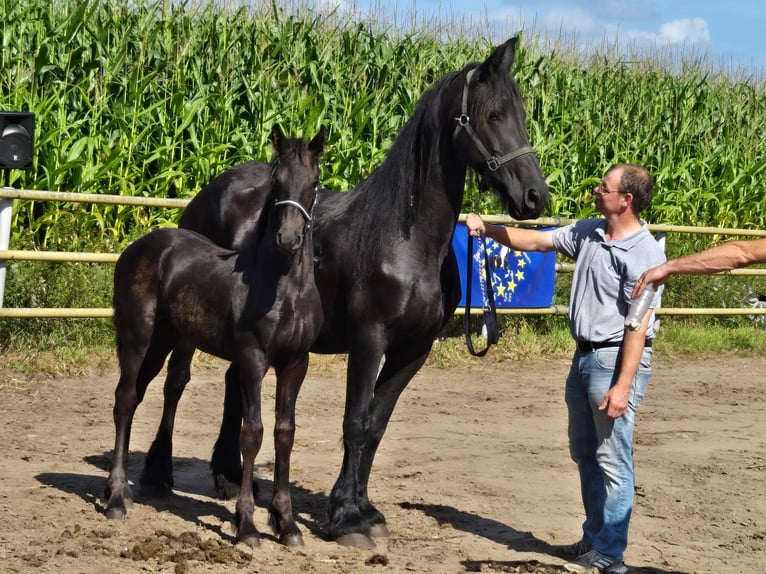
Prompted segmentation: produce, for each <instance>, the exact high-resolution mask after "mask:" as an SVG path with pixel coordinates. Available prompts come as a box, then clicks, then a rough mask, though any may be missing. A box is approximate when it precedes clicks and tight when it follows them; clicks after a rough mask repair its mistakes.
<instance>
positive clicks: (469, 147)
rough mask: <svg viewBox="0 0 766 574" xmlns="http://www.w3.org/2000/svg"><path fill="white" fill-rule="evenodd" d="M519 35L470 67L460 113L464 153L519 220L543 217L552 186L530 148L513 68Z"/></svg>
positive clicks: (458, 131) (458, 141)
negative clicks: (479, 62)
mask: <svg viewBox="0 0 766 574" xmlns="http://www.w3.org/2000/svg"><path fill="white" fill-rule="evenodd" d="M515 56H516V38H515V37H514V38H511V39H510V40H508V41H507V42H505V43H504V44H502V45H501V46H498V47H497V48H495V49H494V51H493V52H492V55H491V56H490V57H489V58H487V60H486V61H484V62H482V63H481V64H479V65H478V66H472V67H468V68H466V71H465V74H464V75H463V77H464V84H463V88H462V91H461V96H460V98H459V102H458V105H459V106H460V110H459V112H458V113H456V114H455V117H456V120H457V126H456V128H455V132H454V140H455V146H456V147H457V150H458V153H459V154H460V155H461V156H462V157H465V158H467V162H468V164H469V165H470V166H471V167H472V168H473V169H474V170H475V171H476V172H477V173H478V174H479V176H480V177H481V180H482V186H485V187H489V188H492V189H493V190H494V191H495V192H496V193H497V195H498V196H499V197H500V199H501V201H502V202H503V204H504V206H505V207H506V209H507V211H508V213H510V215H511V216H513V217H515V218H517V219H528V218H535V217H538V216H539V215H540V214H541V213H542V211H543V209H544V208H545V206H546V205H547V203H548V199H549V194H548V186H547V185H546V183H545V177H544V176H543V173H542V171H541V170H540V163H539V162H538V160H537V156H536V155H535V153H534V150H533V149H532V147H531V146H530V143H529V136H528V135H527V128H526V121H527V117H526V114H525V112H524V105H523V101H522V98H521V94H520V92H519V86H518V84H517V83H516V80H515V79H514V78H513V77H512V76H511V73H510V69H511V66H512V65H513V62H514V59H515Z"/></svg>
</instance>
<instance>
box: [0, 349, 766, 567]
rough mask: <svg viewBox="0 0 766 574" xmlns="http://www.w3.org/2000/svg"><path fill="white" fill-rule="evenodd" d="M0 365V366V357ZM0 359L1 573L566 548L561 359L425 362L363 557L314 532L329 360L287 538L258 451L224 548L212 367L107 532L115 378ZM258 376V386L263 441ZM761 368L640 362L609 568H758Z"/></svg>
mask: <svg viewBox="0 0 766 574" xmlns="http://www.w3.org/2000/svg"><path fill="white" fill-rule="evenodd" d="M0 360H1V359H0ZM8 367H9V365H8V364H6V365H5V367H3V365H2V363H0V401H2V417H1V418H0V421H1V424H0V444H2V445H3V447H4V448H3V449H2V454H1V455H0V456H2V461H0V571H2V572H25V573H26V572H41V573H43V572H51V573H54V572H55V573H59V574H74V573H90V572H94V573H95V572H98V573H103V572H121V573H128V572H179V573H186V572H189V573H192V572H214V573H219V572H236V571H240V570H241V571H247V572H310V573H330V572H332V573H337V572H354V573H356V572H381V573H396V574H398V573H403V572H534V573H551V572H561V571H563V569H562V567H561V566H562V564H563V563H564V560H562V559H560V558H558V557H556V556H555V546H556V545H562V544H567V543H570V542H573V541H575V540H577V539H578V537H579V527H580V523H581V521H582V518H583V517H582V511H581V505H580V502H579V494H578V482H577V477H576V471H575V467H574V464H573V463H572V462H571V460H570V459H569V458H568V455H567V441H566V426H565V424H566V421H565V419H566V413H565V406H564V403H563V380H564V377H565V373H566V370H567V361H566V360H561V359H556V360H550V361H536V362H530V363H507V362H506V363H498V362H494V361H493V360H491V359H477V360H475V361H474V362H473V363H471V364H469V365H468V366H463V367H459V368H452V369H438V368H435V367H426V368H424V369H423V370H422V371H421V372H420V373H419V374H418V375H417V377H416V378H415V379H414V380H413V381H412V383H411V384H410V386H409V387H408V389H407V390H406V391H405V393H404V395H403V396H402V399H401V400H400V402H399V405H398V407H397V410H396V411H395V412H394V416H393V419H392V421H391V424H390V426H389V429H388V432H387V434H386V436H385V437H384V440H383V443H382V445H381V448H380V451H379V453H378V456H377V459H376V461H375V466H374V468H373V476H372V479H371V481H370V488H371V497H372V499H373V501H374V502H375V503H376V504H377V505H378V507H379V508H380V509H381V510H382V511H383V512H384V514H385V515H386V517H387V519H388V524H389V528H390V530H391V536H390V537H389V538H386V539H379V540H378V545H377V547H376V548H375V549H373V550H354V549H349V548H344V547H340V546H338V545H337V544H335V543H333V542H330V541H327V540H325V539H324V538H323V530H324V523H325V509H326V504H327V494H328V493H329V491H330V489H331V487H332V484H333V482H334V480H335V478H336V476H337V472H338V468H339V463H340V460H341V457H342V452H341V442H340V440H341V435H340V429H341V418H342V412H343V411H342V409H343V395H344V384H343V380H344V373H343V370H342V365H340V364H338V363H336V364H335V366H333V364H332V363H330V364H329V366H327V365H322V366H319V367H316V368H313V369H312V370H311V371H310V373H309V377H308V379H307V381H306V383H305V384H304V387H303V391H302V395H301V397H300V400H299V402H298V430H297V437H296V445H295V449H294V453H293V467H292V474H291V478H292V480H293V485H294V488H293V496H294V505H295V509H296V512H297V514H298V515H299V524H300V526H301V528H302V529H303V532H304V538H305V542H306V545H305V547H303V548H301V549H287V548H284V547H282V546H280V545H279V544H278V543H277V542H276V541H275V539H274V537H273V536H272V534H271V532H270V531H269V530H268V526H267V515H266V510H265V507H266V504H267V502H268V499H269V496H270V491H271V486H270V478H271V472H272V467H273V462H274V455H273V447H272V445H271V443H270V440H267V442H266V443H265V447H264V449H263V450H262V452H261V453H260V455H259V457H258V464H257V469H256V470H257V473H258V476H259V479H258V480H259V484H260V495H259V499H258V508H257V510H256V516H255V520H256V524H257V525H258V527H259V528H260V529H261V531H262V533H263V538H262V544H261V546H260V547H259V548H256V549H251V548H249V547H245V546H243V545H234V544H233V537H232V533H231V528H230V519H231V516H232V514H233V508H234V502H233V501H221V500H218V499H216V498H215V497H214V495H213V488H212V482H211V480H210V477H209V471H208V466H207V465H208V460H209V454H210V451H211V448H212V445H213V442H214V439H215V435H216V432H217V428H218V421H219V414H220V408H221V402H222V384H221V381H222V376H223V367H224V365H222V364H221V363H219V362H217V361H216V360H213V359H209V358H208V359H206V360H203V359H198V360H197V362H196V365H195V371H194V377H193V380H192V383H191V384H190V386H189V389H188V391H187V394H186V396H185V397H184V399H183V401H182V402H181V408H180V413H179V417H178V421H177V426H176V441H175V455H176V458H175V473H176V474H175V477H176V490H175V493H174V495H173V496H171V497H168V498H164V499H151V498H146V497H144V496H142V495H141V493H140V491H139V490H138V488H136V489H135V490H136V503H135V504H134V506H133V507H132V508H131V510H130V512H129V514H128V517H127V518H126V519H125V520H122V521H108V520H107V519H106V518H105V516H104V514H103V510H104V501H103V500H102V498H101V497H102V493H103V489H104V485H105V480H106V475H107V468H108V463H109V458H110V454H111V448H112V445H113V440H114V429H113V425H112V420H111V409H112V401H113V391H114V386H115V383H116V378H117V374H116V372H115V370H110V371H108V372H106V373H98V374H91V375H88V376H82V377H78V378H71V379H53V378H50V377H44V376H34V375H25V376H22V375H19V374H18V373H17V372H15V371H13V370H11V369H10V368H8ZM273 383H274V381H273V377H272V375H271V374H269V375H268V377H267V381H266V383H265V385H264V388H265V391H264V395H265V396H264V401H265V403H264V404H265V405H266V408H265V413H264V416H265V419H266V425H267V433H266V436H267V437H269V438H270V436H271V433H270V430H268V429H269V428H270V426H271V424H272V421H273V413H272V411H273V406H272V405H273V395H274V384H273ZM765 384H766V358H738V357H733V356H726V357H721V358H718V359H715V360H710V359H708V360H688V359H687V360H673V359H671V358H663V357H662V356H660V355H659V354H658V355H657V356H656V357H655V374H654V377H653V380H652V383H651V386H650V390H649V393H648V395H647V398H646V399H645V402H644V405H643V406H642V408H641V410H640V411H639V417H638V426H637V437H636V445H635V448H636V461H637V483H638V484H637V498H636V508H635V512H634V519H633V523H632V527H631V540H630V546H629V548H628V552H627V555H626V562H627V563H628V564H629V565H630V566H632V567H633V568H634V569H635V570H634V571H635V572H639V573H644V574H647V573H655V574H656V573H671V572H672V573H681V572H683V573H692V572H694V573H696V572H715V573H744V572H747V573H756V572H765V571H766V400H764V398H763V397H764V391H766V386H765ZM161 398H162V385H161V382H160V381H159V380H157V381H155V382H154V383H153V385H152V386H150V388H149V392H148V395H147V398H146V400H145V401H144V403H143V404H142V405H141V406H140V407H139V410H138V412H137V415H136V420H135V424H134V428H133V437H132V441H131V457H130V463H131V466H130V472H131V479H132V480H137V479H138V475H139V473H140V470H141V467H142V464H143V457H144V454H145V452H146V450H147V449H148V447H149V444H150V442H151V439H152V437H153V436H154V432H155V429H156V424H157V422H158V420H159V416H160V407H161Z"/></svg>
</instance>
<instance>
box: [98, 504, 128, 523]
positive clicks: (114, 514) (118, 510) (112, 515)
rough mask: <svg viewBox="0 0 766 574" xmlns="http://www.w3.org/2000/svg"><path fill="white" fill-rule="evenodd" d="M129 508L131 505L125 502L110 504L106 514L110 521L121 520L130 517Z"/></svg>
mask: <svg viewBox="0 0 766 574" xmlns="http://www.w3.org/2000/svg"><path fill="white" fill-rule="evenodd" d="M128 506H130V505H129V504H125V502H120V503H116V504H110V505H109V506H107V507H106V512H105V513H104V514H106V517H107V518H108V519H109V520H121V519H123V518H125V517H126V516H127V515H128V509H127V507H128Z"/></svg>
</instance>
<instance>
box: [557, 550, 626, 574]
mask: <svg viewBox="0 0 766 574" xmlns="http://www.w3.org/2000/svg"><path fill="white" fill-rule="evenodd" d="M564 568H565V569H566V570H567V571H568V572H591V573H592V574H628V567H627V566H625V563H624V562H623V561H622V560H612V559H611V558H607V557H606V556H604V555H603V554H601V553H600V552H598V551H597V550H590V551H588V552H586V553H585V554H583V555H582V556H579V557H578V558H577V559H576V560H574V561H572V562H567V563H566V564H564Z"/></svg>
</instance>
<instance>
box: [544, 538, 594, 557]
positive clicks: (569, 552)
mask: <svg viewBox="0 0 766 574" xmlns="http://www.w3.org/2000/svg"><path fill="white" fill-rule="evenodd" d="M589 550H590V544H586V543H585V542H583V541H582V540H580V541H578V542H575V543H574V544H565V545H563V546H556V547H554V549H553V553H554V554H555V555H556V556H558V557H559V558H565V559H567V560H574V559H575V558H579V557H580V556H582V555H583V554H585V553H586V552H588V551H589Z"/></svg>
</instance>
